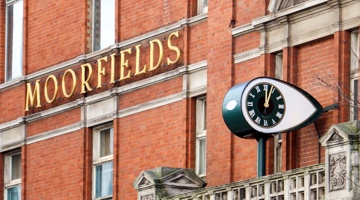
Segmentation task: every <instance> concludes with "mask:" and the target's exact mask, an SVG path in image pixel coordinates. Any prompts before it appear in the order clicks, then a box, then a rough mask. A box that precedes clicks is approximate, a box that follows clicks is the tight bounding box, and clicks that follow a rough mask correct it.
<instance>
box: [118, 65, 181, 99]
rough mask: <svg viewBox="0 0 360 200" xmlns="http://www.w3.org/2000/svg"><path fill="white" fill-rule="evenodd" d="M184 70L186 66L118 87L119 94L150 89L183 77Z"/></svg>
mask: <svg viewBox="0 0 360 200" xmlns="http://www.w3.org/2000/svg"><path fill="white" fill-rule="evenodd" d="M184 68H185V66H182V67H179V68H177V69H174V70H171V71H168V72H165V73H162V74H158V75H156V76H153V77H150V78H147V79H144V80H140V81H137V82H134V83H130V84H127V85H124V86H121V87H118V88H117V89H116V90H117V93H120V94H123V93H127V92H131V91H134V90H138V89H141V88H144V87H148V86H150V85H154V84H157V83H160V82H163V81H166V80H170V79H173V78H176V77H179V76H181V75H182V74H183V73H184Z"/></svg>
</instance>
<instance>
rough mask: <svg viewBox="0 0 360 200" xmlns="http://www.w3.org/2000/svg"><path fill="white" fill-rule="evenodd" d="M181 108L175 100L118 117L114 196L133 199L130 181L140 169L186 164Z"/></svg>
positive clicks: (133, 194)
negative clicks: (144, 110)
mask: <svg viewBox="0 0 360 200" xmlns="http://www.w3.org/2000/svg"><path fill="white" fill-rule="evenodd" d="M184 116H185V113H184V109H183V105H182V102H175V103H173V104H171V105H165V106H162V107H159V108H156V109H151V110H148V111H146V112H141V113H137V114H134V115H130V116H127V117H124V118H121V119H118V120H117V122H115V123H118V124H117V126H118V127H119V129H118V131H117V133H116V134H117V137H118V139H117V141H116V143H118V149H119V150H118V158H119V161H118V163H119V165H118V166H117V167H118V169H117V170H118V176H119V177H120V179H121V181H119V186H118V194H116V195H117V196H118V197H121V198H120V199H129V200H130V199H134V198H135V196H136V191H135V190H134V188H133V186H132V184H131V183H133V182H134V180H135V178H136V177H137V176H138V175H139V174H140V172H141V171H142V170H148V169H153V168H156V167H161V166H166V167H182V168H185V167H186V159H187V154H186V153H187V149H186V145H185V144H186V142H187V136H186V134H184V132H183V130H184V127H183V126H184V124H183V122H184Z"/></svg>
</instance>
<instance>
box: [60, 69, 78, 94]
mask: <svg viewBox="0 0 360 200" xmlns="http://www.w3.org/2000/svg"><path fill="white" fill-rule="evenodd" d="M67 73H70V74H71V77H72V79H73V86H72V89H71V92H70V94H68V93H67V92H66V85H65V83H66V81H65V77H66V74H67ZM61 87H62V91H63V94H64V96H65V97H66V98H70V97H71V96H72V95H73V94H74V92H75V88H76V75H75V72H74V71H73V70H72V69H68V70H66V71H65V73H64V75H63V77H62V83H61Z"/></svg>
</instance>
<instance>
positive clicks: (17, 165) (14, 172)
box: [4, 152, 21, 200]
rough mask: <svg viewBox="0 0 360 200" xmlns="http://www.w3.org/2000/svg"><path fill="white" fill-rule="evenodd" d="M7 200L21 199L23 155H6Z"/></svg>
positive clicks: (17, 153) (18, 153) (16, 153)
mask: <svg viewBox="0 0 360 200" xmlns="http://www.w3.org/2000/svg"><path fill="white" fill-rule="evenodd" d="M4 175H5V177H4V180H5V199H7V200H20V199H21V154H20V152H15V153H11V154H7V155H5V173H4Z"/></svg>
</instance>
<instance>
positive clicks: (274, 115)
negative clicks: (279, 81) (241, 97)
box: [245, 82, 286, 128]
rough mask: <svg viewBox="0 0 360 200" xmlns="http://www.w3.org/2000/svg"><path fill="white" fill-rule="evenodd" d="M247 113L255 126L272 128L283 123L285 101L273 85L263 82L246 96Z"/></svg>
mask: <svg viewBox="0 0 360 200" xmlns="http://www.w3.org/2000/svg"><path fill="white" fill-rule="evenodd" d="M245 102H246V103H245V104H246V105H245V107H246V113H247V115H248V116H249V118H250V119H251V120H252V121H253V122H254V124H255V125H257V126H260V127H262V128H271V127H274V126H276V125H277V124H279V123H280V122H281V120H282V119H283V117H284V115H285V110H286V105H285V99H284V96H283V95H282V93H281V91H280V90H279V89H278V88H277V87H275V86H274V85H273V84H271V83H268V82H261V83H258V84H256V85H254V86H253V87H252V88H251V89H250V90H249V92H248V94H247V95H246V101H245Z"/></svg>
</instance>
